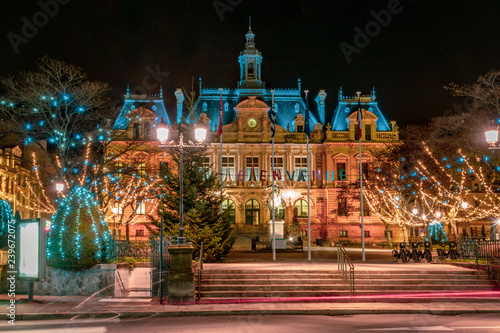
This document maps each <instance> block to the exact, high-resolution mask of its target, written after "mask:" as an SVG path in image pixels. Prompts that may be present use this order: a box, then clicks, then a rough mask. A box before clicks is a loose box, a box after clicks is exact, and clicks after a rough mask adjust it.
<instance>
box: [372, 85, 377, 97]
mask: <svg viewBox="0 0 500 333" xmlns="http://www.w3.org/2000/svg"><path fill="white" fill-rule="evenodd" d="M375 97H377V96H376V95H375V87H373V88H372V98H373V99H375Z"/></svg>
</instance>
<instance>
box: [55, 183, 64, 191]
mask: <svg viewBox="0 0 500 333" xmlns="http://www.w3.org/2000/svg"><path fill="white" fill-rule="evenodd" d="M63 190H64V183H62V182H57V183H56V191H57V192H62V191H63Z"/></svg>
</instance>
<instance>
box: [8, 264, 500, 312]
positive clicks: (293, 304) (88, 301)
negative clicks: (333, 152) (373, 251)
mask: <svg viewBox="0 0 500 333" xmlns="http://www.w3.org/2000/svg"><path fill="white" fill-rule="evenodd" d="M256 268H261V269H262V268H265V269H301V270H316V269H331V270H337V264H336V263H331V262H307V261H305V262H304V261H297V262H272V263H262V262H261V263H226V264H205V265H204V269H205V270H208V269H248V270H253V269H256ZM392 270H405V271H407V272H408V273H409V274H411V271H412V270H426V271H433V270H440V271H443V270H446V271H459V270H466V268H462V267H456V266H451V265H445V264H430V263H407V264H401V263H356V271H392ZM26 298H27V297H26V296H25V295H23V296H19V295H17V296H16V301H18V302H16V304H15V305H16V306H15V314H16V320H41V319H71V318H77V317H78V318H97V317H98V318H112V317H120V318H144V317H151V316H158V317H177V316H224V315H298V314H301V315H354V314H409V313H413V314H415V313H417V314H440V315H453V314H465V313H492V312H495V313H496V312H498V313H500V291H496V292H491V291H490V292H473V291H471V292H467V293H460V294H457V293H448V294H444V293H434V294H413V295H410V294H407V295H378V296H353V297H321V298H319V297H315V298H307V297H305V298H300V299H272V300H270V299H262V300H238V301H225V302H222V301H219V302H217V303H210V304H203V303H201V304H192V305H168V304H165V303H166V301H164V304H163V305H160V304H159V301H158V299H157V298H154V299H152V298H112V297H107V298H102V297H85V296H37V295H35V296H34V297H33V298H34V300H35V301H36V302H30V303H28V302H27V301H26ZM20 299H25V300H23V301H20V302H19V300H20ZM9 300H10V298H9V297H8V296H7V295H0V314H2V315H6V314H7V313H8V312H9V309H8V308H7V306H8V305H9Z"/></svg>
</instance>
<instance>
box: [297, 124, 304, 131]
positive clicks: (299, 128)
mask: <svg viewBox="0 0 500 333" xmlns="http://www.w3.org/2000/svg"><path fill="white" fill-rule="evenodd" d="M297 133H304V125H297Z"/></svg>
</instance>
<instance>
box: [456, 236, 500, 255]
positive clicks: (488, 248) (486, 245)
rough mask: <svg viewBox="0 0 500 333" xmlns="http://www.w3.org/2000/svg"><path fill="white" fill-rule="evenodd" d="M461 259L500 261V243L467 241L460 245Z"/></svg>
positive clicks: (480, 240)
mask: <svg viewBox="0 0 500 333" xmlns="http://www.w3.org/2000/svg"><path fill="white" fill-rule="evenodd" d="M458 252H459V253H460V258H462V259H470V260H488V258H492V259H496V260H499V259H500V241H499V240H488V241H487V240H482V239H473V238H471V239H466V240H463V241H461V242H459V243H458Z"/></svg>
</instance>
